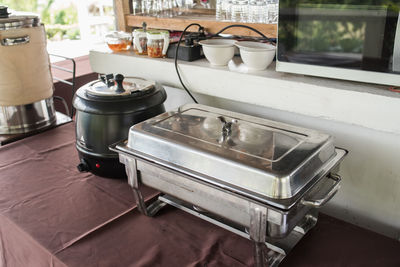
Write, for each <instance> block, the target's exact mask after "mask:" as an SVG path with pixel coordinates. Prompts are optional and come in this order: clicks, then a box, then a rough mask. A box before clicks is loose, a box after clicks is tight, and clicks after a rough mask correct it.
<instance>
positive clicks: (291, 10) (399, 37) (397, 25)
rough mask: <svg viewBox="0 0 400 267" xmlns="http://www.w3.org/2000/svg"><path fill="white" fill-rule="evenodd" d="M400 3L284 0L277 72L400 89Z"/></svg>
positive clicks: (395, 0)
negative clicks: (383, 85)
mask: <svg viewBox="0 0 400 267" xmlns="http://www.w3.org/2000/svg"><path fill="white" fill-rule="evenodd" d="M399 12H400V0H318V1H316V0H280V1H279V21H278V45H277V47H278V48H277V63H276V70H277V71H282V72H290V73H297V74H305V75H312V76H321V77H328V78H337V79H343V80H352V81H360V82H367V83H374V84H385V85H392V86H400V16H399Z"/></svg>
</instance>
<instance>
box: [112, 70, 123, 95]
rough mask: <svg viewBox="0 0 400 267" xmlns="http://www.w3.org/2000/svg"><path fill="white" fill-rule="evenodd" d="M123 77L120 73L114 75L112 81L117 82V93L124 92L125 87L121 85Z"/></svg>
mask: <svg viewBox="0 0 400 267" xmlns="http://www.w3.org/2000/svg"><path fill="white" fill-rule="evenodd" d="M124 78H125V77H124V75H122V74H117V75H115V78H114V81H115V82H116V83H117V90H115V92H117V93H123V92H125V89H124V87H123V86H122V82H123V81H124Z"/></svg>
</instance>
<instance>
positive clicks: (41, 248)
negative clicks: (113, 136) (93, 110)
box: [0, 123, 400, 267]
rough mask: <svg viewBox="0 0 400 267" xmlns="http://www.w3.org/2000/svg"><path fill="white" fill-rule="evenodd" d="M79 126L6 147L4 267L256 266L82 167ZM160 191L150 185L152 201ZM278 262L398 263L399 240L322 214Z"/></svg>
mask: <svg viewBox="0 0 400 267" xmlns="http://www.w3.org/2000/svg"><path fill="white" fill-rule="evenodd" d="M74 138H75V134H74V124H73V123H68V124H65V125H62V126H59V127H57V128H54V129H51V130H48V131H46V132H43V133H40V134H38V135H35V136H31V137H28V138H25V139H23V140H20V141H17V142H14V143H12V144H8V145H5V146H3V147H0V266H7V267H8V266H32V267H35V266H40V267H42V266H53V267H57V266H124V267H125V266H209V267H210V266H218V267H219V266H252V265H253V263H254V262H253V247H252V242H250V241H249V240H246V239H244V238H242V237H240V236H237V235H235V234H233V233H230V232H228V231H226V230H224V229H222V228H219V227H217V226H214V225H212V224H210V223H208V222H206V221H203V220H200V219H199V218H197V217H195V216H192V215H190V214H187V213H184V212H183V211H180V210H178V209H175V208H173V207H166V208H164V209H163V210H161V211H160V212H159V213H158V214H157V215H156V216H155V217H154V218H149V217H146V216H143V215H141V214H140V213H139V212H138V211H137V209H136V208H135V204H134V203H135V202H134V199H133V195H132V193H131V191H130V187H129V186H128V184H127V183H126V181H123V180H114V179H105V178H100V177H96V176H94V175H92V174H90V173H79V172H78V171H77V169H76V165H77V163H78V162H79V159H78V156H77V152H76V150H75V146H74V142H75V139H74ZM157 194H158V193H157V192H156V191H154V190H152V189H150V188H144V195H145V197H146V199H150V198H153V197H155V196H156V195H157ZM281 266H283V267H285V266H400V242H398V241H396V240H393V239H390V238H387V237H384V236H382V235H379V234H376V233H373V232H371V231H368V230H365V229H362V228H359V227H357V226H354V225H351V224H348V223H345V222H343V221H340V220H337V219H334V218H332V217H329V216H327V215H324V214H321V215H320V218H319V221H318V223H317V225H316V227H314V228H313V229H312V230H310V232H309V233H308V234H306V236H305V237H304V238H303V239H302V240H301V241H300V242H299V243H298V244H297V245H296V247H295V248H294V249H293V250H292V252H291V253H290V254H289V255H288V256H287V257H286V258H285V259H284V260H283V262H282V263H281Z"/></svg>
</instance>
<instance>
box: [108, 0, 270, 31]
mask: <svg viewBox="0 0 400 267" xmlns="http://www.w3.org/2000/svg"><path fill="white" fill-rule="evenodd" d="M114 2H115V5H114V9H115V13H116V17H117V25H118V30H123V31H128V30H131V27H142V24H143V22H146V24H147V27H148V28H154V29H155V28H157V29H166V30H174V31H183V29H184V28H185V27H186V26H187V25H189V24H191V23H198V24H200V25H202V26H203V27H204V28H205V29H206V31H207V32H208V33H216V32H218V31H219V30H221V29H222V28H224V27H226V26H229V25H232V24H243V25H247V26H251V27H253V28H255V29H257V30H258V31H260V32H262V33H263V34H265V35H266V36H267V37H270V38H276V36H277V25H276V24H263V23H241V22H228V21H217V20H216V18H215V9H188V10H185V11H182V10H178V9H171V10H166V11H164V13H163V14H158V16H148V15H142V14H135V15H133V14H132V11H131V10H132V8H131V1H130V0H114ZM189 30H192V31H197V29H196V27H193V28H191V29H189ZM224 33H228V34H235V35H242V36H259V35H258V34H257V33H255V32H253V31H251V30H248V29H245V28H231V29H228V30H226V31H224Z"/></svg>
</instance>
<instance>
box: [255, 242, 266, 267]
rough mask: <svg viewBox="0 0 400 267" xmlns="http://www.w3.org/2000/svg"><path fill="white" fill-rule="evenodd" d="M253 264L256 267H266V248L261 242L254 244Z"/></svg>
mask: <svg viewBox="0 0 400 267" xmlns="http://www.w3.org/2000/svg"><path fill="white" fill-rule="evenodd" d="M254 263H255V266H256V267H268V248H267V246H266V245H265V243H263V242H254Z"/></svg>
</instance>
